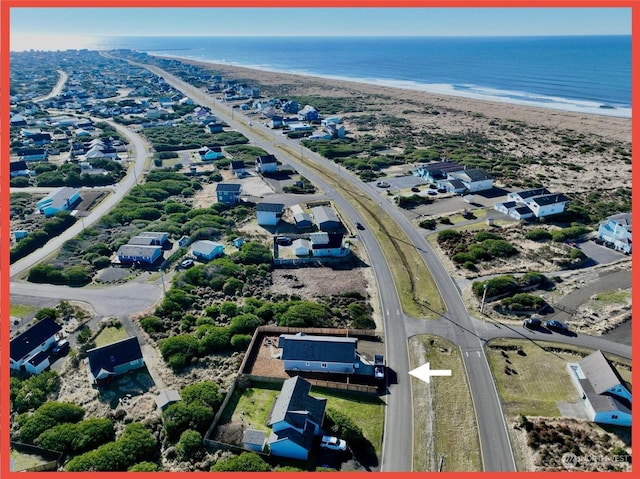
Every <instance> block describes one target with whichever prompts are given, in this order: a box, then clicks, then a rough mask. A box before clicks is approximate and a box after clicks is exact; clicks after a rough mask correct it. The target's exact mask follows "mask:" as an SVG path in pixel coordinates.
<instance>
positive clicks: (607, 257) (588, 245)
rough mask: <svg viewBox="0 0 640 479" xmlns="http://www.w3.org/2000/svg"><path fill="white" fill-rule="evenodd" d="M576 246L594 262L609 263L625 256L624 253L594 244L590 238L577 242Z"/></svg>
mask: <svg viewBox="0 0 640 479" xmlns="http://www.w3.org/2000/svg"><path fill="white" fill-rule="evenodd" d="M576 247H577V248H580V249H581V250H582V252H583V253H584V254H586V255H587V256H588V257H589V258H591V259H592V260H593V263H595V264H609V263H613V262H614V261H618V260H619V259H622V258H624V257H625V254H624V253H621V252H620V251H616V250H614V249H611V248H607V247H606V246H603V245H599V244H596V243H594V242H593V241H591V240H587V241H584V242H582V243H577V244H576Z"/></svg>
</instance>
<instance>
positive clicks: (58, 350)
mask: <svg viewBox="0 0 640 479" xmlns="http://www.w3.org/2000/svg"><path fill="white" fill-rule="evenodd" d="M67 349H69V341H67V340H66V339H61V340H60V341H58V342H57V343H56V344H55V346H54V347H53V349H52V350H51V354H54V355H56V354H62V353H64V352H65V351H66V350H67Z"/></svg>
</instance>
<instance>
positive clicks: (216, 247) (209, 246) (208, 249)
mask: <svg viewBox="0 0 640 479" xmlns="http://www.w3.org/2000/svg"><path fill="white" fill-rule="evenodd" d="M191 254H192V255H193V256H195V257H196V258H197V259H199V260H204V261H211V260H212V259H214V258H218V257H220V256H223V255H224V245H222V244H220V243H215V242H214V241H210V240H199V241H195V242H193V243H192V244H191Z"/></svg>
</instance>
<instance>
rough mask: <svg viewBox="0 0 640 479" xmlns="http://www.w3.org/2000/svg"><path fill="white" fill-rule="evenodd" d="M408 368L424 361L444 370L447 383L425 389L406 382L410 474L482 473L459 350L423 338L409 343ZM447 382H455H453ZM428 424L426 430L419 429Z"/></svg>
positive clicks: (414, 381)
mask: <svg viewBox="0 0 640 479" xmlns="http://www.w3.org/2000/svg"><path fill="white" fill-rule="evenodd" d="M409 346H410V347H409V361H410V368H412V369H413V368H416V367H418V366H421V365H422V364H424V363H426V362H427V361H429V364H430V367H431V368H432V369H450V370H451V375H452V376H451V378H446V377H445V378H436V379H435V380H434V381H432V382H431V383H429V384H427V383H425V382H424V381H420V380H419V379H416V378H414V377H412V378H411V389H412V391H413V393H412V396H413V417H414V424H415V425H416V426H415V427H414V442H413V470H414V471H437V469H438V462H439V458H440V457H441V456H445V459H444V462H443V466H442V471H469V472H473V471H482V459H481V455H480V442H479V440H478V432H477V431H478V429H477V424H476V418H475V412H474V409H473V402H472V400H471V392H470V391H469V385H468V383H467V381H466V380H465V381H460V380H459V378H466V373H465V370H464V364H463V362H462V358H461V356H460V350H459V349H458V347H457V346H455V345H454V344H452V343H450V342H449V341H447V340H445V339H442V338H439V337H436V336H429V335H421V336H415V337H413V338H411V339H410V342H409ZM452 378H458V380H454V379H452ZM424 424H432V429H433V430H430V429H429V428H428V427H426V428H425V427H419V425H424Z"/></svg>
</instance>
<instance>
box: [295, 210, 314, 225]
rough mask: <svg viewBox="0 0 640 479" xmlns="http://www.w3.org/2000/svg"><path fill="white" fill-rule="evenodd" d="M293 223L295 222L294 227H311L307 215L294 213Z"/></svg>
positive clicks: (309, 218) (309, 217)
mask: <svg viewBox="0 0 640 479" xmlns="http://www.w3.org/2000/svg"><path fill="white" fill-rule="evenodd" d="M293 221H295V222H296V225H311V216H309V215H308V214H307V213H303V212H300V213H294V214H293Z"/></svg>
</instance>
